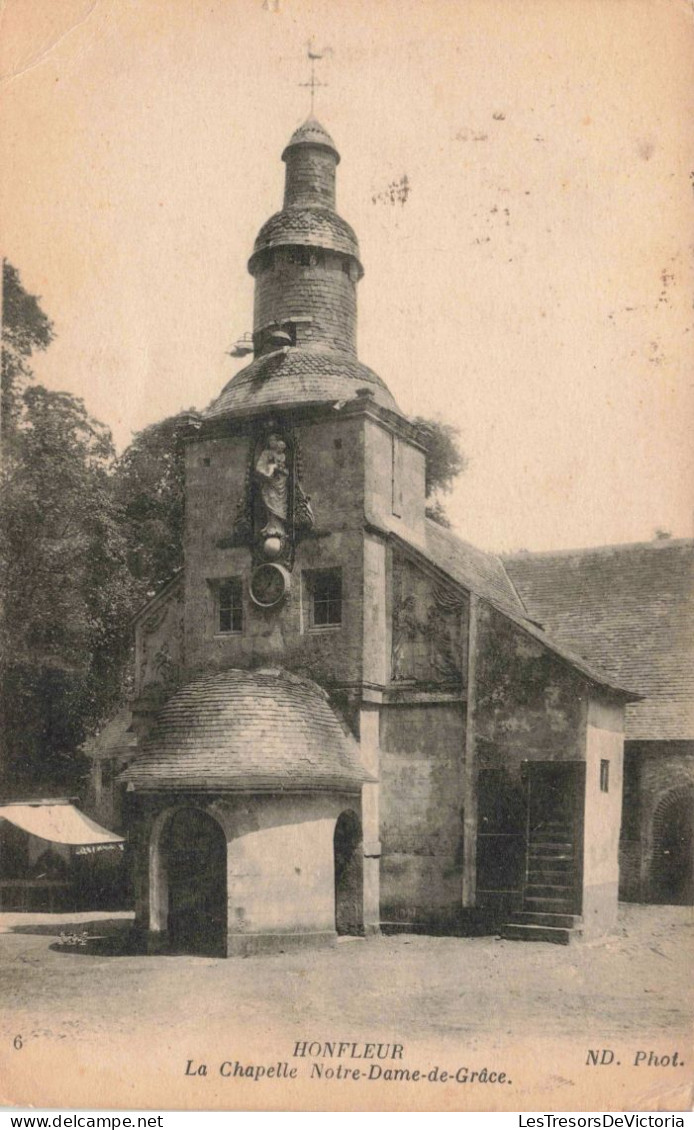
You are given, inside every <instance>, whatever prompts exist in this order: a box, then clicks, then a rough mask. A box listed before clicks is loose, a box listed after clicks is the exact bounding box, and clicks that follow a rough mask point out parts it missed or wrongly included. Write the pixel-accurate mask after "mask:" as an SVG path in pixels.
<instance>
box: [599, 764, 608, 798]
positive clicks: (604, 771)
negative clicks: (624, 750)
mask: <svg viewBox="0 0 694 1130" xmlns="http://www.w3.org/2000/svg"><path fill="white" fill-rule="evenodd" d="M609 791H610V763H609V761H606V760H605V758H602V760H601V761H600V792H601V793H609Z"/></svg>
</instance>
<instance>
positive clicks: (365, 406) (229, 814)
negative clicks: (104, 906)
mask: <svg viewBox="0 0 694 1130" xmlns="http://www.w3.org/2000/svg"><path fill="white" fill-rule="evenodd" d="M284 159H285V161H286V163H287V186H286V193H285V201H284V208H283V210H282V212H280V213H278V214H277V215H276V216H274V217H272V219H271V220H270V221H268V223H267V224H265V225H264V227H263V228H262V229H261V232H260V235H259V236H258V239H257V240H256V245H255V250H254V253H253V256H252V257H251V260H250V264H249V269H250V271H251V274H252V275H253V277H254V279H255V288H256V303H255V316H254V350H255V358H254V360H253V361H252V362H251V364H250V365H249V366H248V367H247V368H246V369H244V370H242V371H241V372H240V373H238V374H237V376H236V377H234V378H233V379H232V381H231V382H230V383H229V384H228V385H227V387H226V388H225V389H224V390H223V392H222V394H221V396H220V397H219V398H218V399H217V400H216V401H215V402H214V404H213V405H211V406H210V409H208V411H207V413H206V414H205V415H204V416H203V417H202V418H201V419H200V420H199V421H197V422H196V423H194V424H191V426H190V429H189V435H188V445H187V456H186V529H185V541H184V550H185V553H184V558H185V566H184V570H183V574H182V576H181V577H180V578H177V579H176V580H175V581H174V582H172V584H171V586H170V587H169V588H168V589H167V590H166V591H164V592H162V593H161V594H160V595H159V596H158V597H157V598H155V600H154V601H153V602H152V604H151V605H150V606H148V608H147V609H145V610H144V611H143V612H142V613H141V615H140V617H139V618H138V620H137V623H136V635H137V644H136V653H137V664H138V670H137V700H136V702H135V703H134V706H133V716H134V725H135V728H136V730H137V732H138V742H139V749H140V752H139V753H138V756H137V757H136V759H135V760H134V761H133V763H132V764H131V766H130V768H129V770H128V771H127V772H126V775H125V779H126V780H127V781H128V782H129V784H128V788H129V794H128V795H129V806H130V818H129V819H130V829H131V836H132V841H133V845H134V853H135V857H136V860H137V864H136V888H137V921H138V925H139V927H140V929H141V931H142V932H143V934H144V935H146V936H147V937H148V939H149V944H150V945H151V946H153V947H159V946H161V945H166V944H174V945H179V946H181V945H183V946H184V947H185V946H186V945H191V946H194V945H197V946H198V947H200V946H201V945H202V947H203V948H204V944H205V943H204V941H203V942H202V943H201V941H200V937H201V935H200V931H199V930H198V932H197V934H196V931H195V929H193V926H194V925H195V922H197V923H198V925H199V924H200V923H202V924H203V926H205V924H206V926H205V929H207V937H208V943H209V945H210V946H211V951H214V952H223V953H226V954H238V953H247V952H251V951H252V950H263V949H272V948H274V949H284V948H287V947H288V946H291V945H296V944H304V943H306V942H321V941H329V940H331V939H333V938H334V936H335V933H336V932H367V933H368V932H370V931H375V930H378V929H380V928H384V929H398V930H402V929H415V930H436V931H456V932H461V931H465V930H466V929H470V928H473V927H474V928H479V926H480V922H483V923H486V926H487V928H492V927H493V928H498V927H499V926H500V925H503V924H504V923H508V925H507V927H505V928H507V930H508V931H509V936H528V937H533V936H537V935H534V934H533V932H532V931H533V930H535V931H540V932H541V933H542V931H544V934H542V936H549V938H550V940H555V941H565V940H568V937H569V935H570V933H571V932H572V930H573V928H574V927H576V926H578V925H580V923H581V920H582V919H583V924H584V927H585V930H586V932H587V933H598V932H599V931H600V930H601V929H607V928H609V927H610V926H611V924H612V922H613V920H614V914H615V910H616V898H617V841H618V836H619V820H620V804H621V777H622V761H621V758H622V744H621V741H622V739H621V726H622V721H623V711H624V705H625V703H626V702H627V701H628V700H629V697H630V696H629V694H628V692H626V691H624V690H623V689H622V688H621V687H620V686H619V684H618V683H617V682H615V681H614V680H610V679H609V678H606V677H605V676H604V675H603V673H602V672H601V671H599V670H598V669H596V668H594V667H592V666H590V665H589V664H587V663H586V662H584V661H583V660H582V659H581V658H580V657H579V656H576V655H574V654H573V653H572V652H571V651H570V650H569V649H567V648H566V647H564V646H559V645H557V644H556V643H555V642H554V641H553V640H552V639H551V638H550V637H548V636H547V635H546V634H545V633H544V632H543V631H542V630H541V629H539V628H538V627H537V625H536V624H534V623H532V622H531V621H530V620H529V619H528V618H527V615H526V610H525V607H524V605H523V602H522V601H521V600H520V598H519V597H518V594H517V592H516V590H515V588H514V586H513V584H512V583H511V581H510V580H509V578H508V575H507V573H506V570H505V568H504V565H503V563H502V562H501V561H500V560H499V559H498V558H496V557H494V556H493V555H490V554H485V553H484V552H482V551H480V550H477V549H475V548H474V547H472V546H469V545H467V544H466V543H464V542H461V541H460V540H459V539H457V538H455V537H454V535H452V534H450V533H448V532H447V531H445V530H442V529H441V528H440V527H437V526H435V525H434V524H433V523H431V522H430V521H429V520H428V519H427V518H426V516H425V503H426V498H425V458H426V453H425V447H426V437H425V436H424V435H423V434H422V433H421V432H420V431H418V430H417V429H416V428H415V427H414V426H413V425H412V424H411V423H410V422H409V421H408V420H407V419H406V418H405V417H404V416H403V415H402V413H401V412H400V411H399V409H398V408H397V405H396V404H395V402H394V401H393V398H392V396H391V395H390V393H389V392H388V390H387V388H386V387H385V386H384V385H383V382H382V381H381V380H380V378H378V377H377V376H376V374H374V373H372V371H371V370H368V369H366V367H365V366H362V365H361V363H359V362H358V361H357V360H356V345H355V330H356V285H357V283H358V280H359V278H360V277H361V274H362V267H361V263H360V259H359V251H358V245H357V242H356V237H355V236H354V233H353V232H352V230H351V228H350V227H349V225H347V224H346V223H345V222H344V221H342V220H341V219H340V218H339V217H338V216H337V214H336V213H335V212H334V203H335V198H334V179H335V169H336V166H337V162H338V160H339V158H338V155H337V151H336V149H335V147H334V144H333V142H332V141H331V139H330V138H329V136H328V135H327V134H326V133H325V131H324V130H323V129H322V127H321V126H320V125H319V124H318V123H316V122H315V121H313V120H309V122H307V123H306V124H305V125H304V126H303V127H301V128H300V129H299V130H297V132H296V133H295V134H294V136H293V137H292V139H291V141H290V144H289V146H288V147H287V150H285V154H284ZM321 727H322V728H321ZM326 735H327V736H326ZM355 751H356V752H355ZM355 758H356V760H355ZM357 765H358V768H357V767H356V766H357ZM555 841H558V842H555ZM548 853H549V854H548ZM205 861H207V862H205ZM533 868H534V869H535V870H534V871H533ZM196 876H197V877H198V879H197V881H196ZM514 915H516V916H517V917H516V918H513V916H514ZM191 923H192V925H191ZM205 929H203V931H202V933H203V935H204V933H205ZM524 931H525V934H524ZM514 932H515V933H514ZM194 935H195V936H196V937H197V942H194V941H193V940H191V939H192V938H193V936H194ZM211 938H214V939H216V941H214V940H213V941H210V939H211ZM186 939H187V940H186ZM211 951H210V952H211Z"/></svg>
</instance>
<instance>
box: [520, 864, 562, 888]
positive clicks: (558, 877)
mask: <svg viewBox="0 0 694 1130" xmlns="http://www.w3.org/2000/svg"><path fill="white" fill-rule="evenodd" d="M572 876H573V867H565V868H564V869H563V870H560V869H559V868H558V867H533V868H532V869H531V870H529V871H528V875H527V882H528V883H531V884H533V883H560V884H563V885H564V886H566V883H567V880H569V886H570V885H571V883H570V880H571V878H572Z"/></svg>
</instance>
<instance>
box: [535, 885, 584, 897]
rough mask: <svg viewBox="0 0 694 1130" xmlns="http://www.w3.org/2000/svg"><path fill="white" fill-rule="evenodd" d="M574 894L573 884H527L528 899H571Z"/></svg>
mask: <svg viewBox="0 0 694 1130" xmlns="http://www.w3.org/2000/svg"><path fill="white" fill-rule="evenodd" d="M572 894H573V886H572V884H571V883H559V884H555V883H526V885H525V897H526V898H542V899H544V898H547V899H552V898H557V899H561V898H564V899H570V898H571V896H572Z"/></svg>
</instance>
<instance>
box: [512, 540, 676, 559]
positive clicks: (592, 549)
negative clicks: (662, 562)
mask: <svg viewBox="0 0 694 1130" xmlns="http://www.w3.org/2000/svg"><path fill="white" fill-rule="evenodd" d="M685 546H691V547H693V548H694V538H655V539H652V540H651V541H623V542H614V543H610V544H608V545H585V546H577V547H576V548H574V549H538V550H534V549H531V550H518V551H516V552H515V553H500V554H499V558H500V560H501V561H502V562H505V561H532V560H534V559H536V558H538V557H576V556H586V557H587V556H589V555H591V554H599V553H604V554H607V553H611V552H614V551H615V550H622V551H627V550H636V549H655V550H659V549H665V548H674V547H677V548H682V547H685Z"/></svg>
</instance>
